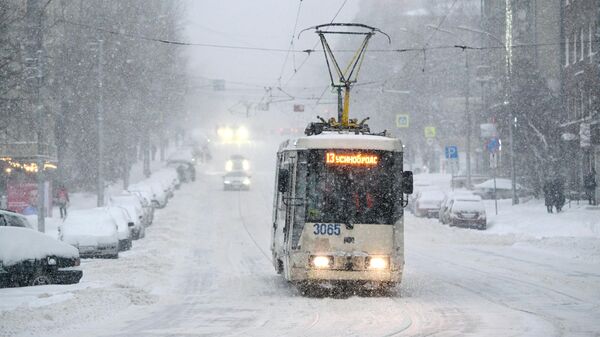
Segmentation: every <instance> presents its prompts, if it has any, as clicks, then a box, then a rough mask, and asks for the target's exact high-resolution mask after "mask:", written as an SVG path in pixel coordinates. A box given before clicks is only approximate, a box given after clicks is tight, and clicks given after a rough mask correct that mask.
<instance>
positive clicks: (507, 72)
mask: <svg viewBox="0 0 600 337" xmlns="http://www.w3.org/2000/svg"><path fill="white" fill-rule="evenodd" d="M455 28H456V29H461V30H465V31H469V32H473V33H477V34H483V35H486V36H488V37H489V38H491V39H492V40H494V41H496V42H498V43H499V44H500V45H501V46H502V47H503V50H504V54H505V63H504V66H505V68H504V102H503V104H504V106H505V107H506V108H507V109H508V120H509V126H508V138H509V142H510V144H509V152H510V180H511V188H512V204H513V205H516V204H518V203H519V198H518V196H517V182H516V167H515V148H514V125H515V118H514V117H513V111H512V108H511V107H510V103H511V102H510V98H511V96H512V92H511V89H512V88H511V83H510V82H511V73H512V50H511V47H512V46H510V45H509V44H506V43H504V42H503V41H502V40H501V39H499V38H498V37H496V36H495V35H494V34H492V33H490V32H486V31H484V30H479V29H475V28H471V27H465V26H458V27H455ZM507 40H508V36H507Z"/></svg>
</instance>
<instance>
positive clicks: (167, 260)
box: [0, 149, 600, 336]
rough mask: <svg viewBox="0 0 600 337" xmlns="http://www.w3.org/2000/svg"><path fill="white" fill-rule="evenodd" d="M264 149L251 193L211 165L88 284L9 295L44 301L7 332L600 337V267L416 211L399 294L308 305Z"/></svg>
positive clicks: (88, 275) (2, 330)
mask: <svg viewBox="0 0 600 337" xmlns="http://www.w3.org/2000/svg"><path fill="white" fill-rule="evenodd" d="M255 150H256V151H250V152H251V153H255V155H254V156H253V163H256V165H255V166H256V168H255V170H254V173H253V189H252V190H251V191H249V192H225V191H223V190H222V179H221V174H220V173H219V169H220V168H221V166H222V159H223V158H220V157H219V156H215V157H216V158H215V160H214V161H213V163H214V164H215V166H214V167H212V168H210V167H209V168H207V169H206V172H205V173H204V174H200V175H199V179H198V180H197V181H196V182H195V183H194V184H192V185H184V186H183V187H182V189H181V191H178V193H177V194H176V196H175V198H174V199H173V200H172V202H171V204H170V205H169V206H168V207H167V208H166V209H164V210H162V211H160V212H158V213H157V218H156V221H155V224H154V225H153V226H152V227H150V228H149V229H148V232H147V238H146V239H145V240H142V241H139V242H136V243H135V245H134V249H133V250H132V251H131V252H128V253H125V254H123V256H122V258H120V259H119V260H117V261H103V260H94V261H89V262H85V263H84V265H83V268H84V271H85V276H84V279H83V280H82V283H81V284H79V285H74V286H46V287H36V288H23V289H3V290H0V301H1V300H2V299H11V300H15V298H19V296H24V297H27V296H29V298H37V299H38V300H39V301H41V303H38V305H39V306H35V307H33V306H31V305H29V306H28V305H25V304H24V305H22V306H19V307H16V308H10V309H6V308H5V309H3V308H2V304H1V303H0V310H5V311H1V312H0V335H2V336H4V335H34V336H41V335H44V336H49V335H57V336H82V335H85V336H284V335H285V336H598V335H599V334H600V305H599V304H600V268H599V264H598V260H595V259H585V258H582V259H573V258H572V254H570V255H569V256H561V255H560V254H557V253H556V251H555V250H554V249H553V248H552V247H553V246H552V245H548V246H546V245H544V244H543V242H542V243H540V242H537V241H536V242H520V241H518V240H517V239H516V238H515V236H512V235H490V234H486V233H483V232H478V231H472V230H466V229H457V228H448V227H445V226H441V225H440V224H439V223H438V222H437V221H436V220H432V219H421V218H415V217H413V216H412V215H408V216H407V219H406V256H407V257H406V272H405V275H404V279H403V283H402V285H401V286H400V288H399V289H398V293H397V295H396V296H392V297H366V296H364V297H363V296H354V295H348V296H340V297H336V298H330V297H326V298H308V297H303V296H300V295H299V293H298V292H297V291H296V290H295V289H294V288H292V287H290V286H289V285H288V284H287V283H286V282H285V281H283V279H281V278H280V277H279V276H277V275H276V274H275V272H274V270H273V267H272V265H271V261H270V252H269V239H270V237H269V235H270V234H269V230H270V227H271V226H270V222H271V221H270V217H271V206H272V205H271V202H272V198H271V193H272V186H273V181H272V180H273V176H272V169H271V168H270V166H271V163H272V161H273V159H272V158H273V155H274V154H273V153H272V152H270V151H268V153H267V152H265V151H262V150H261V151H262V152H261V151H259V150H260V149H255ZM263 150H264V149H263ZM260 163H264V165H262V164H260ZM576 249H577V247H576V246H574V247H572V250H571V252H572V253H573V254H576V251H575V252H573V250H576ZM55 296H56V300H55V301H51V300H50V299H51V298H52V297H55ZM32 301H33V300H31V301H29V302H28V303H30V304H31V303H33V302H32ZM44 301H46V302H44Z"/></svg>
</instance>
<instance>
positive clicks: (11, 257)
mask: <svg viewBox="0 0 600 337" xmlns="http://www.w3.org/2000/svg"><path fill="white" fill-rule="evenodd" d="M48 255H54V256H60V257H65V258H77V257H79V252H78V251H77V249H76V248H74V247H72V246H70V245H67V244H65V243H62V242H60V241H57V240H55V239H53V238H51V237H49V236H47V235H45V234H42V233H38V232H36V231H33V230H31V229H27V228H17V227H0V260H2V263H3V264H4V265H5V266H8V265H12V264H15V263H18V262H19V261H23V260H28V259H42V258H44V257H46V256H48Z"/></svg>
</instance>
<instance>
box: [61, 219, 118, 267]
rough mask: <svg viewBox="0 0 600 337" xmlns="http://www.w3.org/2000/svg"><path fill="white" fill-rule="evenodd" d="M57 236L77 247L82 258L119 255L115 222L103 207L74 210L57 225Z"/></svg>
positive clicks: (114, 256)
mask: <svg viewBox="0 0 600 337" xmlns="http://www.w3.org/2000/svg"><path fill="white" fill-rule="evenodd" d="M58 236H59V239H60V240H61V241H64V242H66V243H68V244H70V245H72V246H74V247H76V248H77V249H79V256H81V257H82V258H89V257H101V258H118V257H119V232H118V227H117V223H116V222H115V220H113V218H112V217H111V216H110V214H109V213H108V212H107V210H106V209H105V208H92V209H85V210H76V211H72V212H70V213H69V216H67V218H66V219H65V221H64V222H63V223H62V225H60V226H59V227H58Z"/></svg>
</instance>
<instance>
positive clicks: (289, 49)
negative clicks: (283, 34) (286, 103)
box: [277, 0, 302, 86]
mask: <svg viewBox="0 0 600 337" xmlns="http://www.w3.org/2000/svg"><path fill="white" fill-rule="evenodd" d="M301 8H302V0H300V2H299V3H298V10H297V11H296V20H295V22H294V29H293V30H292V37H291V39H290V47H289V48H288V51H287V53H285V59H284V60H283V64H282V65H281V71H280V72H279V76H278V77H277V81H278V82H279V85H280V86H281V77H282V76H283V71H284V70H285V65H286V64H287V61H288V58H289V56H290V52H291V51H292V49H293V48H294V38H295V37H296V29H297V28H298V18H300V9H301ZM293 55H294V71H295V70H296V69H295V66H296V64H295V63H296V58H295V55H296V54H295V53H294V54H293Z"/></svg>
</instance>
